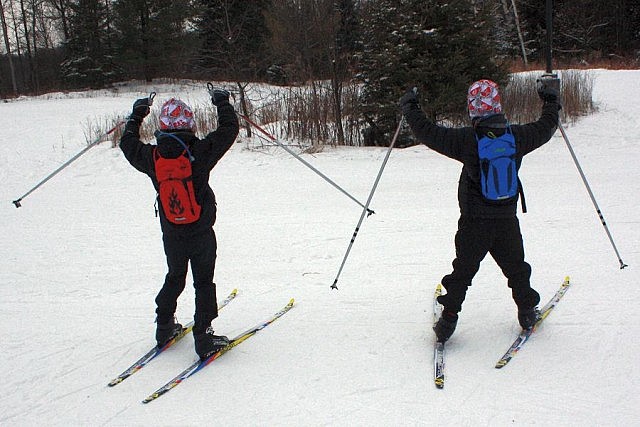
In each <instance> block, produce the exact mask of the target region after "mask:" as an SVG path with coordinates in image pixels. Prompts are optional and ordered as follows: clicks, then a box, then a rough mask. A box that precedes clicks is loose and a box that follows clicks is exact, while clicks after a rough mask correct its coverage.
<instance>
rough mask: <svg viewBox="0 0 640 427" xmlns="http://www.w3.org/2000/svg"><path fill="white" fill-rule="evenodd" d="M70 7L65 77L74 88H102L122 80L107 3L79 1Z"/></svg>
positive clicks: (90, 0)
mask: <svg viewBox="0 0 640 427" xmlns="http://www.w3.org/2000/svg"><path fill="white" fill-rule="evenodd" d="M70 6H71V17H70V19H69V26H70V31H69V35H70V38H69V39H68V40H67V41H66V46H65V47H66V49H65V60H64V61H63V63H62V64H61V69H62V74H63V76H64V78H65V80H66V81H67V83H68V84H70V85H72V86H74V87H102V86H104V85H105V84H106V83H109V82H112V81H114V80H115V79H116V78H117V77H118V72H117V67H116V65H115V62H114V56H113V48H112V46H113V43H112V38H111V35H110V33H109V30H108V24H109V22H108V10H107V8H106V4H105V2H103V1H99V0H79V1H77V2H74V3H72V4H71V5H70Z"/></svg>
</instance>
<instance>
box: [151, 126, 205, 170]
mask: <svg viewBox="0 0 640 427" xmlns="http://www.w3.org/2000/svg"><path fill="white" fill-rule="evenodd" d="M157 135H167V136H170V137H171V138H173V139H175V140H176V141H178V142H179V143H180V145H182V148H184V150H185V151H186V152H187V154H188V155H189V161H191V162H193V161H194V160H195V159H196V158H195V157H193V155H192V154H191V150H189V147H188V146H187V144H185V143H184V141H183V140H181V139H180V138H178V136H177V135H174V134H172V133H169V132H162V131H160V130H159V131H157ZM183 154H184V153H183Z"/></svg>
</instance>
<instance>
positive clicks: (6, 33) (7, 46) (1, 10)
mask: <svg viewBox="0 0 640 427" xmlns="http://www.w3.org/2000/svg"><path fill="white" fill-rule="evenodd" d="M0 19H2V35H3V36H4V46H5V49H6V50H7V59H8V60H9V69H10V70H11V84H12V85H13V94H14V95H16V96H17V95H18V84H17V83H16V70H15V68H14V66H13V59H12V55H11V44H10V43H9V29H8V28H7V20H6V19H5V16H4V5H3V4H2V0H0Z"/></svg>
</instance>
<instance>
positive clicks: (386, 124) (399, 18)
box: [358, 0, 506, 145]
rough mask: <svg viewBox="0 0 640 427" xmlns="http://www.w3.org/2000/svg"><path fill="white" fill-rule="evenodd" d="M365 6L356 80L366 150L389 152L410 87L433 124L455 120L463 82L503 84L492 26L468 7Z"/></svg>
mask: <svg viewBox="0 0 640 427" xmlns="http://www.w3.org/2000/svg"><path fill="white" fill-rule="evenodd" d="M367 6H368V11H367V13H366V18H365V22H364V25H363V28H364V30H363V33H364V37H363V40H362V46H363V49H362V52H361V53H360V55H359V59H360V62H359V74H358V78H359V79H360V80H361V81H362V83H363V91H362V116H363V117H364V120H365V122H366V124H367V125H368V126H369V130H368V137H367V138H368V141H366V143H368V144H376V145H380V144H387V145H388V143H389V142H390V139H391V133H392V132H393V130H394V129H395V127H396V126H397V123H398V120H399V119H400V113H399V110H398V99H399V98H400V96H401V95H402V94H403V93H404V92H405V91H406V90H407V89H408V88H409V87H411V86H416V87H417V88H418V90H419V92H420V94H421V99H422V105H423V108H424V109H425V112H426V113H427V115H429V116H430V117H431V118H432V119H434V120H443V119H448V120H453V121H460V120H461V119H462V118H463V117H464V116H463V114H464V112H465V109H466V104H465V102H466V96H465V95H466V91H467V89H468V87H469V84H470V83H472V82H473V81H474V80H477V79H480V78H490V79H492V80H495V81H498V82H499V83H503V82H504V80H505V77H506V73H505V71H504V70H502V69H501V68H500V67H499V66H498V65H497V64H496V63H495V62H494V58H495V57H496V55H495V49H494V45H493V44H492V43H491V37H490V34H491V28H492V25H493V23H492V21H491V20H490V19H489V17H488V16H485V15H484V14H483V13H482V11H475V10H474V8H473V6H472V3H471V2H470V1H469V0H450V1H443V0H436V1H429V2H424V1H422V0H379V1H374V2H369V3H368V5H367ZM403 143H404V142H403V141H400V144H401V145H402V144H403Z"/></svg>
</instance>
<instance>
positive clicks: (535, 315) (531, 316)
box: [518, 307, 540, 329]
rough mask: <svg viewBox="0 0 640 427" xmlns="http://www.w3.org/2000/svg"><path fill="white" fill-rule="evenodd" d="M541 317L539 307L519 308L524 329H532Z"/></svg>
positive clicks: (519, 319) (519, 318) (519, 317)
mask: <svg viewBox="0 0 640 427" xmlns="http://www.w3.org/2000/svg"><path fill="white" fill-rule="evenodd" d="M539 317H540V313H539V312H538V308H537V307H531V308H525V309H518V322H519V323H520V326H522V329H531V328H533V326H534V325H535V324H536V322H537V321H538V319H539Z"/></svg>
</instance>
